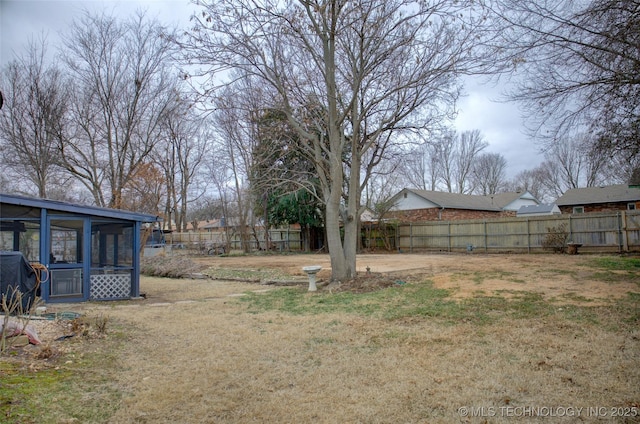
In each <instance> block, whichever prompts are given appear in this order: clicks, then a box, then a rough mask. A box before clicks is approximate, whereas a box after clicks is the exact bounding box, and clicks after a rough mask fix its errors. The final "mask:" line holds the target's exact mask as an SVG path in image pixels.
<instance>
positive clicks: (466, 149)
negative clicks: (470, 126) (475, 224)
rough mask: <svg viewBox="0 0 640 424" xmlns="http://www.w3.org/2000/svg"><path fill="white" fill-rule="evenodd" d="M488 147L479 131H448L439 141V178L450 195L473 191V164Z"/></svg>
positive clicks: (437, 151)
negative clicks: (458, 132)
mask: <svg viewBox="0 0 640 424" xmlns="http://www.w3.org/2000/svg"><path fill="white" fill-rule="evenodd" d="M487 146H488V143H487V142H486V141H484V139H483V137H482V134H481V133H480V131H479V130H472V131H464V132H462V133H460V134H457V133H456V132H455V131H448V132H446V133H445V134H444V135H443V137H442V138H441V139H440V140H438V141H437V147H436V153H437V154H438V160H437V163H438V165H439V176H440V179H441V180H442V181H443V183H444V185H445V189H446V190H447V191H448V192H449V193H471V192H472V191H473V186H472V185H473V180H472V178H471V177H472V171H473V164H474V162H475V160H476V158H477V157H478V155H479V154H480V152H482V150H484V149H485V148H486V147H487Z"/></svg>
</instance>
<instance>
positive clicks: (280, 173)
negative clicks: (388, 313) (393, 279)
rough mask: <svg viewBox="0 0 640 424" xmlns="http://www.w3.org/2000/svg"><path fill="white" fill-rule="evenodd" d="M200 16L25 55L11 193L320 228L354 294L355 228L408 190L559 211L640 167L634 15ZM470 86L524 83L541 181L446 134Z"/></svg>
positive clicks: (299, 5) (615, 5) (582, 10)
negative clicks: (490, 197) (477, 78)
mask: <svg viewBox="0 0 640 424" xmlns="http://www.w3.org/2000/svg"><path fill="white" fill-rule="evenodd" d="M194 4H195V5H196V6H197V7H198V12H197V13H196V14H194V16H193V19H192V23H191V26H190V27H189V28H187V29H186V30H185V29H182V30H179V29H177V28H169V27H167V26H165V25H162V24H161V23H160V22H158V21H156V20H153V19H150V18H148V16H147V15H146V14H145V13H144V12H139V13H137V14H135V15H133V16H130V17H128V18H117V17H115V16H114V15H107V14H92V13H89V12H85V13H84V14H83V15H82V16H81V17H80V18H78V19H76V20H75V21H74V23H73V24H72V25H71V27H70V28H69V29H68V31H67V32H66V33H65V34H63V43H62V45H61V46H58V48H57V49H56V50H55V60H50V59H48V58H49V57H50V56H51V52H50V48H49V46H48V45H47V43H46V40H42V39H40V40H32V41H31V42H30V43H29V45H28V48H27V49H26V53H24V54H23V55H21V56H19V57H16V58H14V60H12V61H11V62H10V63H9V64H8V66H6V67H5V68H4V69H2V80H1V86H0V89H1V90H2V93H3V100H4V106H3V108H2V110H0V154H1V155H2V163H3V173H2V175H0V184H1V187H2V191H12V192H19V193H24V194H31V195H37V196H40V197H44V198H51V199H58V200H70V201H76V202H82V203H90V204H95V205H98V206H105V207H113V208H123V209H133V210H138V211H142V212H148V213H154V214H156V213H159V214H161V215H162V216H163V217H164V220H165V221H164V222H165V224H164V225H175V226H176V228H178V229H184V228H186V226H187V224H188V223H189V222H190V221H193V222H194V223H195V222H197V221H198V220H201V219H207V218H209V219H211V218H220V217H225V218H226V220H227V224H232V225H236V226H238V227H239V228H242V229H244V230H243V233H242V237H243V240H245V241H247V240H248V238H249V237H251V233H250V231H251V230H250V229H251V228H255V224H256V223H257V222H261V223H263V224H265V225H277V224H284V223H300V224H301V225H302V226H303V228H309V227H311V226H320V225H321V226H323V227H324V228H325V234H326V246H327V248H328V250H329V252H330V255H331V261H332V272H333V278H335V279H345V278H350V277H353V276H355V255H356V251H357V245H358V238H359V233H360V231H359V225H360V222H359V217H360V214H361V213H362V212H363V210H365V209H366V208H369V209H373V210H376V209H381V208H384V207H388V205H386V202H387V201H388V199H389V198H390V197H391V195H393V194H395V192H397V191H398V190H399V189H401V188H403V187H407V186H410V187H413V188H419V189H426V190H442V191H449V192H457V193H475V194H492V193H496V192H500V191H515V190H528V191H530V192H531V193H533V194H534V195H536V196H537V197H538V198H539V199H540V200H543V201H553V200H554V199H555V197H557V196H558V195H560V194H562V192H564V191H565V190H567V189H569V188H575V187H580V186H589V185H599V184H606V183H622V182H626V181H628V180H629V178H630V177H631V175H632V173H633V172H634V170H635V169H637V168H638V164H639V159H638V147H639V142H638V140H639V139H640V137H638V134H637V130H638V127H639V125H638V122H639V120H638V98H639V97H638V96H637V94H638V93H637V87H638V78H637V75H640V72H638V71H639V70H640V66H639V65H638V56H639V53H638V52H639V50H638V49H637V45H638V36H639V35H638V34H639V32H640V31H639V30H638V28H639V27H640V25H638V24H639V22H638V16H640V5H639V3H638V2H637V1H628V0H627V1H614V0H605V1H604V2H603V1H592V2H589V1H584V2H575V1H569V0H567V1H559V2H533V1H525V2H520V1H512V0H485V1H480V2H478V1H471V0H469V1H458V2H450V1H445V0H440V1H438V0H435V1H420V2H415V1H404V0H390V1H381V0H354V1H344V0H323V1H321V0H295V1H294V0H291V1H286V2H282V1H276V0H206V1H205V0H198V1H194ZM634 46H635V47H634ZM469 75H482V76H485V77H487V78H489V79H492V78H496V79H499V78H510V79H511V81H513V82H514V84H512V86H513V87H515V88H514V89H513V92H511V93H506V95H508V96H509V98H510V99H512V100H514V101H518V102H519V104H520V105H522V107H523V110H524V112H525V114H526V115H527V117H528V119H527V122H528V123H530V125H529V127H530V128H529V129H530V134H529V135H530V136H531V137H532V140H535V142H536V143H538V144H539V147H540V148H541V149H544V152H545V154H544V157H545V160H544V162H543V163H541V164H540V165H538V166H536V167H533V168H531V169H530V170H526V171H523V172H521V173H520V174H518V175H517V176H515V178H507V175H506V168H507V162H506V159H505V158H504V156H503V155H502V154H501V153H499V152H487V147H488V142H487V140H486V139H485V138H484V137H483V135H482V134H481V133H480V132H479V131H478V130H472V131H465V132H462V133H457V132H455V131H454V130H453V129H452V128H451V121H452V118H453V117H454V115H455V104H456V101H457V99H458V98H459V96H460V95H461V93H462V84H461V82H462V77H464V76H469ZM232 221H233V222H232Z"/></svg>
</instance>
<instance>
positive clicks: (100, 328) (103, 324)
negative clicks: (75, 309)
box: [94, 314, 109, 334]
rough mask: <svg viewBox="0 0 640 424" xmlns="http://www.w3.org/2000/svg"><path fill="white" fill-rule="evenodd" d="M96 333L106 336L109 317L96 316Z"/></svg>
mask: <svg viewBox="0 0 640 424" xmlns="http://www.w3.org/2000/svg"><path fill="white" fill-rule="evenodd" d="M94 321H95V326H96V331H97V332H98V333H100V334H107V324H108V323H109V317H108V316H106V315H102V314H100V315H98V316H97V317H96V318H95V320H94Z"/></svg>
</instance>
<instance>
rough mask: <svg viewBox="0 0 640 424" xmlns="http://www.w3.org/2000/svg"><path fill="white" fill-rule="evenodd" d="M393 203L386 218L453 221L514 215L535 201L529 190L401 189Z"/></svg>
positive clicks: (414, 220) (415, 220)
mask: <svg viewBox="0 0 640 424" xmlns="http://www.w3.org/2000/svg"><path fill="white" fill-rule="evenodd" d="M391 201H392V202H393V204H394V207H393V208H392V209H391V211H390V212H389V213H387V214H386V216H385V218H392V219H394V218H395V219H399V220H400V221H402V222H422V221H455V220H462V219H485V218H499V217H502V216H515V215H516V212H517V211H518V209H520V207H522V206H527V205H537V204H539V202H538V200H537V199H536V198H535V197H534V196H533V195H532V194H531V193H529V192H528V191H525V192H510V193H497V194H493V195H490V196H478V195H472V194H458V193H446V192H440V191H429V190H414V189H409V188H404V189H402V190H401V191H400V192H399V193H398V194H396V195H395V196H393V198H392V199H391Z"/></svg>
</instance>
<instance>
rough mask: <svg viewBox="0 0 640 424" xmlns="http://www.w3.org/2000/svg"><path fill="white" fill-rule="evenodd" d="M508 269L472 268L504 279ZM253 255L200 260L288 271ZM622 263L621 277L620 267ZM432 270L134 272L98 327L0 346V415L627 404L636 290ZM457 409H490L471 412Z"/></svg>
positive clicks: (168, 417)
mask: <svg viewBox="0 0 640 424" xmlns="http://www.w3.org/2000/svg"><path fill="white" fill-rule="evenodd" d="M556 256H558V257H560V256H559V255H556ZM549 257H551V256H549ZM554 257H555V256H554ZM560 258H561V259H563V260H567V258H562V257H560ZM569 259H574V258H569ZM589 259H590V258H589ZM576 260H582V258H578V259H576ZM566 263H567V265H566V268H561V267H559V265H557V264H553V263H551V264H550V266H548V267H546V266H544V267H543V266H540V270H541V272H538V273H535V274H536V275H534V276H531V278H529V279H528V280H527V284H531V287H535V286H536V284H540V282H541V281H542V280H543V279H544V278H546V276H544V274H546V272H542V271H543V270H544V269H549V268H551V269H554V271H555V270H556V269H557V270H558V272H565V271H566V272H568V273H570V272H572V271H571V267H572V266H573V264H574V263H575V262H566ZM513 266H514V267H513V268H511V270H509V269H507V270H505V271H504V272H498V271H483V270H481V271H479V277H478V279H479V280H480V281H485V280H496V279H502V280H505V281H511V282H517V281H516V280H517V278H519V277H517V275H518V273H517V270H518V269H519V267H518V264H517V263H516V264H514V265H513ZM610 266H611V267H612V269H609V268H608V267H610ZM625 266H626V265H625ZM254 267H255V268H251V269H247V270H244V269H239V268H235V267H234V268H233V269H230V270H228V271H222V270H220V271H218V270H215V271H214V272H215V273H218V274H217V275H219V276H221V277H222V276H224V275H227V276H228V277H229V278H231V277H233V278H234V279H244V280H249V279H250V278H259V279H260V280H262V279H265V278H277V276H278V275H280V276H281V277H283V278H287V276H286V275H284V273H283V272H282V271H280V270H276V271H274V272H267V271H266V270H263V269H260V268H258V267H257V266H256V265H255V264H254ZM615 267H617V265H609V264H605V265H603V266H597V265H594V266H593V267H592V268H593V272H595V273H598V272H606V271H609V270H611V271H615V272H620V270H619V269H618V268H615ZM292 269H293V268H292ZM622 271H623V272H625V273H626V275H627V278H635V277H634V276H635V275H636V274H635V272H636V271H635V267H632V268H631V269H630V270H622ZM224 272H228V274H224ZM447 272H448V273H449V274H448V275H450V274H451V273H456V274H457V275H458V276H460V275H462V272H464V270H463V271H461V270H460V269H454V270H451V271H450V270H447ZM580 272H581V273H583V274H584V273H585V272H584V267H582V268H581V270H580ZM589 273H590V272H589ZM435 274H436V275H435V276H434V277H433V279H431V277H429V278H427V277H424V276H423V277H420V279H418V280H415V279H410V278H402V277H400V276H396V277H397V278H398V279H402V280H403V281H404V282H405V284H392V285H391V286H389V287H387V288H382V289H379V290H373V291H349V290H345V291H337V292H336V291H333V292H331V291H329V290H320V291H318V292H316V293H309V292H308V291H307V290H306V287H304V286H303V287H297V288H268V289H267V290H268V291H267V292H263V290H265V287H264V286H257V285H256V284H244V283H243V284H241V283H238V282H228V281H227V282H224V281H219V280H183V279H180V280H178V279H176V280H172V279H166V278H165V279H160V278H153V279H149V278H146V277H145V278H144V279H143V283H144V287H141V288H142V289H143V290H144V291H146V292H148V294H149V297H148V299H147V300H144V301H140V302H137V303H134V304H131V303H127V302H114V303H112V304H110V305H109V307H110V309H109V319H108V320H105V319H100V318H101V317H103V316H102V315H100V314H97V317H98V318H97V319H96V322H95V323H93V322H92V327H93V326H95V327H96V330H97V331H99V328H101V327H104V329H105V330H106V334H102V333H100V334H101V337H96V338H92V339H90V338H82V337H80V338H72V339H69V340H68V341H65V342H64V344H61V346H66V350H65V351H64V352H62V353H61V354H59V355H57V356H54V357H51V358H50V359H47V360H46V361H45V360H33V359H28V358H26V357H24V356H20V355H16V356H12V357H3V358H0V422H3V423H4V422H7V423H10V424H17V423H36V422H37V423H45V424H48V423H85V422H86V423H110V424H119V423H123V424H124V423H134V422H135V423H141V424H142V423H174V422H182V423H186V424H189V423H194V424H195V423H208V422H223V423H244V422H366V423H377V422H407V423H409V422H411V423H414V422H415V423H427V422H428V423H450V422H492V423H494V422H495V423H516V422H517V423H520V422H522V423H525V422H531V418H530V417H508V416H501V415H500V412H501V409H500V408H501V407H547V406H566V407H568V406H572V407H585V408H586V407H599V406H602V405H607V408H610V407H620V408H623V409H621V410H624V408H627V409H629V408H636V411H638V410H637V408H638V407H640V388H639V387H638V384H637V382H638V381H639V380H640V331H639V330H638V328H640V293H629V294H628V295H627V296H625V297H622V298H616V300H615V301H613V300H611V301H608V302H598V303H597V304H594V302H590V299H588V298H586V297H584V296H582V294H581V293H580V292H579V291H576V292H575V293H576V294H561V295H558V296H557V298H556V297H553V298H551V299H548V298H545V295H544V294H543V293H538V292H534V291H530V289H531V287H529V286H522V285H517V286H514V285H505V286H504V287H502V288H503V290H500V289H498V290H495V289H492V290H491V291H489V290H488V289H485V288H484V287H482V289H485V290H480V288H481V287H477V286H476V285H475V284H474V282H475V280H474V279H473V277H474V274H475V273H473V272H468V273H466V275H465V277H464V279H465V280H466V281H470V282H471V285H472V286H473V288H477V290H476V291H475V292H474V296H471V297H466V298H460V299H458V298H454V294H455V293H456V292H455V290H456V289H455V288H454V289H451V290H446V289H442V288H438V287H436V286H435V285H434V283H433V281H438V280H437V279H436V277H441V275H442V274H441V275H437V271H436V272H435ZM541 274H542V275H543V276H540V277H539V275H541ZM423 275H424V274H423ZM534 277H536V278H538V279H536V278H534ZM599 284H600V286H606V287H610V286H608V285H607V283H606V282H604V281H601V282H600V283H599ZM504 288H508V290H504ZM523 288H526V290H521V289H523ZM551 293H557V292H555V291H552V292H551ZM561 293H562V292H561ZM238 294H244V295H243V296H240V297H238V296H237V295H238ZM567 301H569V303H567ZM154 302H157V303H154ZM92 307H95V305H88V306H87V308H92ZM102 307H104V306H102ZM101 324H104V326H102V325H101ZM462 407H470V408H476V409H477V408H481V407H485V408H493V409H492V410H494V411H497V414H498V415H497V416H491V417H487V418H486V419H485V418H484V417H474V418H473V419H472V418H470V417H466V416H461V415H460V412H459V411H460V408H462ZM486 410H488V409H486ZM476 418H477V419H476ZM579 421H585V422H590V418H588V417H586V416H584V415H583V416H582V417H581V418H580V419H579ZM639 421H640V420H639V419H638V418H637V417H629V419H628V420H627V421H626V422H639ZM554 422H555V421H554Z"/></svg>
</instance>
